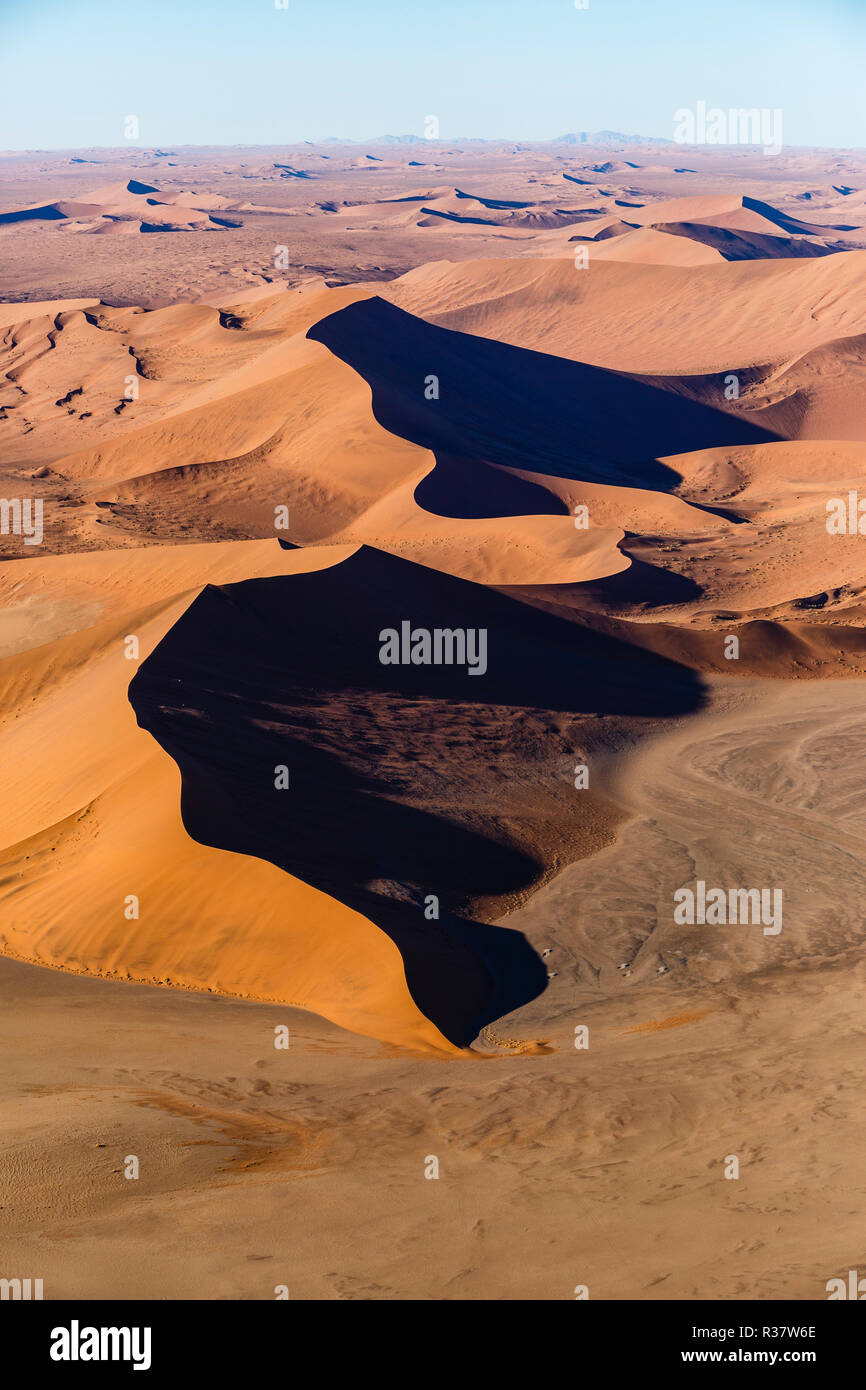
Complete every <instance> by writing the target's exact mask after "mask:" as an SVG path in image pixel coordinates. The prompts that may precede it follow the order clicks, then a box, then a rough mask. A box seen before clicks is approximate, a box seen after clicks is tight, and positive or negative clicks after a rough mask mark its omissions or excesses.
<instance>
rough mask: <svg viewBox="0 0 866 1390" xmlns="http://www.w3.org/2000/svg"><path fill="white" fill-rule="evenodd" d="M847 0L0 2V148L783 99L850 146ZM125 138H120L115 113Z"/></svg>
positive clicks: (863, 41)
mask: <svg viewBox="0 0 866 1390" xmlns="http://www.w3.org/2000/svg"><path fill="white" fill-rule="evenodd" d="M864 71H866V0H718V3H710V0H589V8H588V9H586V10H579V9H577V8H576V7H575V4H574V0H430V3H424V0H421V3H418V0H288V6H287V8H286V9H278V8H277V7H276V3H275V0H131V2H130V3H128V4H124V3H123V0H0V148H2V149H7V150H14V149H76V148H82V147H88V146H92V145H103V146H123V145H125V144H129V143H133V144H137V145H140V146H142V147H151V146H163V147H166V146H168V147H170V146H171V145H180V144H197V145H223V144H291V143H294V142H296V141H301V140H321V139H324V138H327V137H329V136H339V137H344V138H348V139H360V140H371V139H373V138H375V137H376V136H379V135H384V134H394V135H403V134H415V135H419V136H421V135H424V133H425V121H426V119H427V117H428V116H431V115H433V116H436V117H437V118H438V121H439V132H440V135H441V138H443V139H445V140H449V139H456V138H458V137H464V138H465V137H468V136H478V137H482V138H486V139H499V138H502V139H514V140H543V139H552V138H554V137H556V136H558V135H562V134H563V133H565V132H566V131H572V130H598V129H614V130H621V131H624V132H625V133H627V134H639V135H656V136H664V137H666V138H668V139H670V138H672V137H673V132H674V112H675V111H676V110H677V108H680V107H682V108H694V107H695V105H696V103H697V102H699V101H704V102H706V103H707V105H708V106H719V107H723V108H729V107H768V108H780V109H781V110H782V112H783V121H784V141H785V144H787V145H824V146H842V147H852V146H861V147H866V103H864V102H863V100H862V98H861V96H860V93H861V92H862V87H863V80H864V79H863V74H864ZM130 115H135V116H137V117H138V119H139V125H140V138H139V139H138V140H137V141H132V142H130V141H127V140H126V139H125V138H124V121H125V118H126V117H127V116H130Z"/></svg>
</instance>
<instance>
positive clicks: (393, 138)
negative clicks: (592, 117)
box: [304, 130, 674, 147]
mask: <svg viewBox="0 0 866 1390" xmlns="http://www.w3.org/2000/svg"><path fill="white" fill-rule="evenodd" d="M513 143H515V142H514V141H513V140H509V139H508V138H507V137H505V136H503V138H502V139H501V140H484V139H480V138H479V137H478V136H476V135H454V136H449V137H448V139H447V140H442V139H440V140H428V139H426V137H425V136H423V135H378V136H376V137H375V138H374V139H372V140H341V139H340V138H339V137H338V136H335V135H329V136H328V137H327V138H326V139H324V140H305V141H304V144H305V145H436V144H439V145H441V144H449V145H466V144H473V145H509V144H513ZM518 143H519V144H520V145H521V146H527V147H528V146H531V145H616V146H621V145H645V146H646V145H651V146H654V145H673V144H674V141H673V140H665V139H662V138H661V137H660V136H652V135H624V134H623V132H622V131H621V130H579V131H569V132H568V134H566V135H557V136H556V137H555V139H553V140H520V141H519V142H518Z"/></svg>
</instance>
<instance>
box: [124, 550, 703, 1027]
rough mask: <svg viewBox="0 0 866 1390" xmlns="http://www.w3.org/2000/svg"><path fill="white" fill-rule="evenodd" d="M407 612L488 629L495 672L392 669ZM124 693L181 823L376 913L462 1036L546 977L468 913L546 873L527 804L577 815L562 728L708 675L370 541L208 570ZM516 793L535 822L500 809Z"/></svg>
mask: <svg viewBox="0 0 866 1390" xmlns="http://www.w3.org/2000/svg"><path fill="white" fill-rule="evenodd" d="M404 619H406V620H409V621H410V622H411V624H412V625H413V627H415V628H419V627H424V628H427V629H430V630H432V629H434V628H437V627H438V628H452V629H453V628H476V629H477V628H484V629H485V630H486V631H487V634H488V635H487V670H486V672H485V673H484V674H483V675H478V676H470V675H469V674H468V672H467V669H466V667H465V666H462V667H458V666H446V665H440V666H432V665H431V666H421V665H408V666H404V665H383V664H382V663H381V662H380V659H379V656H380V632H381V631H382V630H383V629H385V628H391V627H393V628H396V629H398V630H399V628H400V624H401V622H402V621H403V620H404ZM129 698H130V701H131V703H132V706H133V708H134V710H135V713H136V717H137V719H138V722H139V724H140V725H141V727H142V728H145V729H147V730H148V731H149V732H150V733H151V734H152V735H153V737H154V738H155V739H156V740H157V741H158V742H159V743H160V745H161V746H162V747H163V748H164V749H165V750H166V751H167V752H168V753H169V754H170V755H171V756H172V757H173V758H174V760H175V762H176V763H177V765H178V767H179V769H180V771H181V774H182V787H183V790H182V814H183V821H184V825H185V826H186V829H187V831H188V832H189V834H190V835H191V836H192V837H193V838H194V839H196V840H198V841H200V842H201V843H204V844H208V845H213V846H216V847H217V848H221V849H225V850H232V851H234V852H237V853H242V854H248V855H252V856H255V857H258V858H261V859H266V860H269V861H270V862H272V863H273V864H276V865H277V866H278V867H280V868H282V869H284V870H285V871H286V872H288V873H291V874H293V875H295V876H296V877H298V878H300V879H303V880H304V881H305V882H307V883H310V884H312V885H314V886H315V887H316V888H319V889H321V890H322V891H324V892H327V893H329V894H331V895H332V896H334V897H336V898H338V899H339V900H340V901H342V902H344V903H346V904H347V905H349V906H350V907H353V908H355V909H357V910H358V911H360V912H362V913H364V914H365V915H366V916H367V917H369V918H370V919H371V920H373V921H374V922H375V923H376V924H377V925H378V926H379V927H380V928H381V929H382V930H383V931H385V932H386V933H387V934H388V935H389V936H390V937H391V938H392V940H393V941H394V942H395V943H396V945H397V946H398V948H399V950H400V951H401V953H402V956H403V960H404V963H405V969H406V979H407V983H408V986H409V989H410V991H411V993H412V996H413V998H414V999H415V1001H416V1003H417V1004H418V1007H419V1008H420V1009H421V1010H422V1012H423V1013H424V1014H425V1015H426V1016H427V1017H428V1018H430V1019H431V1020H432V1021H433V1022H434V1023H435V1024H436V1025H437V1027H438V1028H439V1029H440V1030H441V1031H442V1032H443V1033H444V1034H445V1035H446V1036H447V1037H448V1038H449V1039H451V1041H453V1042H455V1043H457V1044H459V1045H465V1044H466V1043H468V1042H469V1041H470V1040H471V1039H472V1038H473V1037H475V1036H476V1034H477V1033H478V1031H479V1029H480V1028H481V1027H483V1026H484V1024H485V1023H489V1022H491V1021H493V1020H494V1019H496V1018H499V1017H501V1016H502V1015H503V1014H505V1013H508V1012H510V1011H511V1010H512V1009H514V1008H516V1007H518V1005H520V1004H522V1003H524V1002H526V1001H527V1000H529V999H532V998H534V997H535V996H536V995H537V994H539V993H540V992H541V991H542V990H543V989H544V987H545V985H546V970H545V968H544V966H543V965H542V963H541V961H540V960H539V958H538V956H537V955H536V954H535V952H534V951H533V950H532V948H531V947H530V946H529V944H528V943H527V941H526V940H525V938H524V937H523V936H522V935H521V934H520V933H518V932H514V931H511V930H508V929H505V928H502V927H498V926H493V925H489V924H488V923H485V922H483V921H480V920H478V917H479V910H480V911H481V915H482V916H484V915H487V916H489V917H493V918H495V917H496V916H499V915H501V912H502V910H503V909H502V907H501V903H502V902H504V901H506V900H508V899H510V898H513V896H514V895H519V896H522V895H524V894H525V893H527V892H530V891H531V890H532V888H533V887H534V886H535V885H536V884H537V883H538V882H539V880H540V878H541V876H542V875H543V873H544V871H545V868H546V867H547V866H546V865H545V862H544V859H545V856H544V844H545V840H544V835H543V834H539V835H536V834H535V826H536V821H537V822H538V823H539V824H542V825H543V824H544V823H545V817H547V822H548V823H549V822H550V817H551V816H552V815H555V814H557V815H560V816H561V815H562V814H563V805H565V811H564V815H565V816H566V817H567V818H568V819H569V821H570V818H571V817H572V816H573V815H574V810H573V802H572V801H571V795H572V793H571V792H570V791H569V793H568V797H567V799H566V800H565V802H564V801H563V794H562V790H561V784H557V787H556V788H555V795H554V794H551V792H550V787H549V785H548V784H549V783H550V782H551V780H553V781H555V780H556V779H555V778H552V775H551V773H550V772H549V770H546V769H545V767H544V762H543V760H544V758H545V757H546V756H547V750H548V748H549V747H550V746H551V739H552V738H553V737H554V735H553V734H552V732H551V731H552V730H553V729H554V728H559V729H560V730H561V728H562V726H563V717H564V716H567V715H568V714H574V715H583V716H592V715H595V714H598V713H608V714H611V713H613V714H623V715H626V716H634V717H644V716H653V715H655V716H667V715H675V714H681V713H685V712H688V711H690V710H694V709H696V708H697V707H698V706H699V705H700V703H701V701H702V686H701V683H700V681H699V679H698V678H697V677H696V676H695V675H694V674H693V673H692V672H691V671H688V670H686V669H685V668H684V667H681V666H679V665H677V664H676V663H675V662H672V661H669V660H666V659H665V658H662V657H658V656H656V655H654V654H652V653H648V652H645V651H642V650H640V649H639V648H636V647H632V646H630V645H629V644H628V643H627V642H623V641H620V640H619V639H617V638H612V637H609V636H605V635H603V634H600V633H597V632H593V631H592V630H590V629H589V628H586V627H582V626H580V625H578V624H576V623H574V622H570V621H565V620H563V619H561V618H558V617H555V616H551V615H549V614H546V613H540V612H539V611H538V610H537V609H534V608H530V607H528V606H527V605H525V604H523V603H521V602H519V601H517V600H516V599H514V598H512V597H509V596H507V595H505V594H500V593H497V592H495V591H492V590H490V589H487V588H485V587H484V586H481V585H476V584H472V583H469V582H467V581H464V580H459V579H454V578H451V577H449V576H447V575H443V574H440V573H438V572H437V571H435V570H430V569H426V568H424V567H422V566H419V565H415V564H412V563H410V562H409V561H406V560H402V559H399V558H397V557H395V556H392V555H388V554H385V553H383V552H381V551H376V550H373V549H370V548H368V547H363V548H362V549H361V550H359V551H358V552H357V553H356V554H354V555H352V556H350V557H349V558H348V559H346V560H344V561H343V562H342V563H340V564H337V565H334V566H333V567H331V568H329V569H324V570H319V571H316V572H312V573H307V574H297V575H291V576H286V577H282V578H271V579H260V580H249V581H246V582H244V583H240V584H234V585H229V586H226V587H224V588H215V587H208V588H207V589H205V590H204V591H203V592H202V593H201V594H200V595H199V597H198V598H197V599H196V600H195V602H194V603H193V604H192V605H191V606H190V608H189V609H188V610H187V611H186V612H185V613H184V614H183V616H182V617H181V618H180V619H179V620H178V622H177V623H176V624H175V626H174V627H173V628H172V629H171V631H170V632H169V633H168V634H167V635H166V636H165V637H164V638H163V640H162V642H161V643H160V644H159V646H158V647H157V648H156V650H155V651H154V652H153V653H152V655H151V656H150V657H149V658H148V659H147V660H146V661H145V662H144V663H143V664H142V666H141V667H140V669H139V671H138V673H137V674H136V676H135V678H134V680H133V681H132V683H131V685H130V689H129ZM539 748H540V749H541V754H540V755H539V753H538V749H539ZM526 749H529V750H530V752H529V753H528V754H527V753H526V752H525V750H526ZM539 757H540V758H541V762H539ZM521 759H523V761H522V762H521ZM527 759H529V761H528V762H527ZM532 759H535V761H532ZM281 766H284V767H286V768H288V770H289V788H288V790H278V789H277V788H276V787H275V770H276V769H277V768H279V767H281ZM515 778H517V779H518V780H517V781H514V780H513V779H515ZM527 786H528V787H529V788H530V794H529V795H530V800H529V803H527V802H526V788H527ZM512 787H513V788H514V790H513V791H512ZM520 796H523V797H524V800H523V801H521V800H520V799H519V798H520ZM556 798H559V799H558V800H557V799H556ZM525 804H529V807H530V815H529V819H528V825H526V826H524V825H523V823H522V822H521V821H520V817H519V816H517V818H516V820H515V816H514V814H513V812H512V814H511V819H509V812H510V811H511V809H512V806H513V805H518V806H520V807H522V806H524V805H525ZM536 813H537V814H536ZM433 894H435V895H436V897H437V898H438V900H439V905H440V914H441V915H440V919H439V920H438V921H435V920H434V921H429V920H427V918H426V917H425V912H424V908H425V902H426V900H427V898H428V897H429V895H433ZM491 904H492V905H493V906H492V907H491ZM497 904H500V906H499V907H498V909H497V906H496V905H497ZM237 930H238V931H239V932H242V931H243V922H238V924H237Z"/></svg>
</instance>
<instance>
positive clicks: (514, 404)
mask: <svg viewBox="0 0 866 1390" xmlns="http://www.w3.org/2000/svg"><path fill="white" fill-rule="evenodd" d="M575 273H578V272H575ZM307 337H308V338H311V339H313V340H314V341H316V342H320V343H323V344H324V345H325V346H326V347H327V348H328V349H329V350H330V351H331V352H333V353H334V354H335V356H337V357H339V358H340V360H341V361H343V362H346V363H347V364H348V365H349V366H351V367H352V368H353V369H354V370H355V371H356V372H357V373H358V374H359V375H360V376H362V377H363V378H364V380H365V381H366V382H367V383H368V384H369V386H370V390H371V392H372V405H373V413H374V415H375V417H376V419H377V420H378V422H379V424H380V425H382V426H383V428H385V429H387V430H389V431H390V432H391V433H392V434H397V435H400V436H401V437H402V438H404V439H408V440H410V441H411V442H412V443H414V444H418V445H420V446H421V447H423V448H425V449H429V450H431V451H432V452H433V453H434V455H435V456H436V459H437V467H436V468H435V469H434V470H433V472H432V473H431V474H429V475H428V477H427V478H426V479H425V480H424V487H423V492H422V494H421V495H422V496H423V499H424V501H423V505H424V506H425V507H426V508H427V510H430V511H435V512H437V513H438V514H439V515H442V516H462V515H463V514H464V513H463V512H462V511H461V510H460V507H461V505H463V502H462V499H461V493H460V491H459V490H457V491H455V486H454V484H455V471H456V468H457V466H458V465H459V466H460V467H462V469H463V470H464V472H466V473H467V474H472V473H473V472H474V473H475V474H476V475H478V474H481V476H482V479H483V478H484V476H485V475H486V482H483V481H482V482H481V483H479V484H473V485H472V488H471V490H473V491H474V492H475V493H477V491H478V488H479V487H484V486H486V487H487V489H488V490H489V491H490V492H491V502H490V508H491V509H490V510H489V511H488V512H487V515H489V516H493V515H499V513H498V512H497V511H496V509H495V504H496V503H497V502H498V480H497V487H496V490H495V496H494V495H493V489H492V485H491V481H490V475H489V470H488V469H486V468H485V467H483V465H485V464H498V465H500V466H502V467H507V468H517V469H520V470H523V471H524V472H525V471H532V472H536V473H540V474H547V475H549V476H553V477H557V478H569V479H575V480H577V481H581V482H591V483H607V484H610V485H614V486H617V487H631V488H643V489H653V490H655V491H657V492H665V493H669V492H673V491H674V490H675V489H676V488H677V486H678V485H679V484H680V483H681V482H682V477H681V475H680V474H679V473H677V472H676V470H675V469H673V468H671V467H670V466H669V465H667V464H665V463H662V462H660V459H662V458H664V457H666V456H668V455H672V454H680V453H690V452H693V451H695V450H698V449H706V448H711V447H717V446H724V445H739V444H757V443H766V442H768V441H771V440H775V439H776V436H775V435H774V434H772V433H770V431H768V430H765V429H762V428H761V427H760V426H758V425H755V424H753V423H752V422H751V421H748V420H744V419H743V418H741V417H738V416H736V415H733V414H729V413H728V412H727V411H725V410H721V409H716V408H715V407H713V406H711V405H707V404H705V403H703V402H700V401H695V400H691V399H689V398H688V397H685V396H679V395H675V394H672V393H671V392H669V391H662V390H660V389H659V388H658V387H657V386H654V385H648V384H646V383H644V382H642V381H640V380H637V379H635V378H633V377H631V376H628V375H624V374H620V373H618V372H612V371H606V370H605V369H603V368H601V367H593V366H589V365H587V364H586V363H583V362H573V361H571V360H569V359H567V358H563V357H555V356H551V355H548V354H546V353H541V352H532V351H530V350H528V349H526V348H519V347H512V346H510V345H509V344H507V343H501V342H498V341H496V340H494V339H489V338H480V337H474V336H473V335H471V334H468V333H460V332H456V331H453V330H451V329H446V328H439V327H437V326H436V325H435V324H431V323H427V322H426V321H425V320H424V319H421V318H417V317H415V316H414V315H412V314H408V313H406V312H405V311H404V310H402V309H398V308H396V307H395V306H394V305H393V304H389V303H386V301H385V300H383V299H379V298H378V297H373V298H370V299H365V300H360V301H358V302H357V303H355V304H350V305H348V306H347V307H346V308H344V309H340V310H338V311H337V312H336V313H334V314H331V315H330V316H329V317H328V318H325V319H322V320H320V321H319V322H318V323H316V324H314V325H313V326H312V327H311V328H310V329H309V330H308V332H307ZM440 460H443V461H444V460H447V461H448V462H447V466H442V467H440V466H439V463H440ZM419 500H420V499H419ZM554 502H555V499H550V500H549V502H548V505H547V506H546V507H544V508H543V510H545V511H550V510H551V509H554V510H558V506H557V507H555V508H554ZM540 503H541V499H538V501H537V505H540ZM693 505H696V506H697V505H698V504H693ZM506 514H508V513H506ZM470 515H477V513H476V512H471V513H470Z"/></svg>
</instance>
